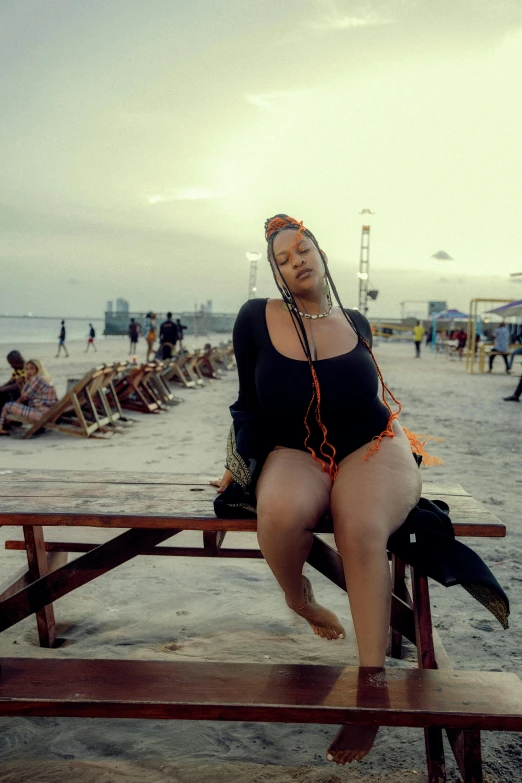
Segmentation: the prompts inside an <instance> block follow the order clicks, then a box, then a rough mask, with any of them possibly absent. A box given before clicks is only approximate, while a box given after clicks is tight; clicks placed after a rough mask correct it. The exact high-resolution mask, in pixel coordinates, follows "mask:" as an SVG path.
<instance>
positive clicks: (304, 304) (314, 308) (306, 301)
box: [294, 291, 328, 315]
mask: <svg viewBox="0 0 522 783" xmlns="http://www.w3.org/2000/svg"><path fill="white" fill-rule="evenodd" d="M294 299H295V301H296V303H297V308H298V310H300V311H301V312H302V313H308V314H309V315H319V313H324V312H325V310H327V309H328V299H327V298H326V295H325V294H324V293H323V292H322V291H320V292H318V293H315V294H314V292H313V291H310V294H309V295H308V296H306V297H305V296H299V297H298V296H294Z"/></svg>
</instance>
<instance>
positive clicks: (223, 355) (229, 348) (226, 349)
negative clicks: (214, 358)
mask: <svg viewBox="0 0 522 783" xmlns="http://www.w3.org/2000/svg"><path fill="white" fill-rule="evenodd" d="M216 351H217V352H218V355H219V361H220V362H222V363H223V366H224V367H225V369H226V370H233V369H234V367H235V366H236V357H235V354H234V344H233V343H232V340H229V342H228V343H223V344H221V345H219V346H218V347H217V348H216Z"/></svg>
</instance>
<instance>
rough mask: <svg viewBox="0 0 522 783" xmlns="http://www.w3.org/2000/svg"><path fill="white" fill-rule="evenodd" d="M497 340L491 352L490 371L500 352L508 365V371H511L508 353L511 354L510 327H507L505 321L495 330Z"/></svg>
mask: <svg viewBox="0 0 522 783" xmlns="http://www.w3.org/2000/svg"><path fill="white" fill-rule="evenodd" d="M494 337H495V342H494V343H493V348H492V349H491V353H490V354H489V370H488V372H491V371H492V370H493V362H494V361H495V358H496V356H498V354H500V355H501V356H502V358H503V359H504V363H505V365H506V372H507V373H509V372H511V370H510V369H509V362H508V354H509V337H510V335H509V329H508V328H507V326H506V324H505V323H504V321H502V323H501V324H500V325H499V326H498V327H497V328H496V329H495V332H494Z"/></svg>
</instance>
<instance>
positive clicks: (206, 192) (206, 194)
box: [147, 186, 223, 204]
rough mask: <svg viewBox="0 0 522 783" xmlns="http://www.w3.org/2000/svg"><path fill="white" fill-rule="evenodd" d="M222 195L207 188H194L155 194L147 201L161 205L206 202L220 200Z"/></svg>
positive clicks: (148, 197)
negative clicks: (169, 202) (174, 202)
mask: <svg viewBox="0 0 522 783" xmlns="http://www.w3.org/2000/svg"><path fill="white" fill-rule="evenodd" d="M222 195H223V194H222V193H218V192H217V191H214V190H210V189H209V188H200V187H198V186H195V187H192V188H178V189H176V190H168V191H167V192H166V193H155V194H154V195H152V196H147V201H148V202H149V204H161V203H164V202H168V201H206V200H208V199H212V198H221V196H222Z"/></svg>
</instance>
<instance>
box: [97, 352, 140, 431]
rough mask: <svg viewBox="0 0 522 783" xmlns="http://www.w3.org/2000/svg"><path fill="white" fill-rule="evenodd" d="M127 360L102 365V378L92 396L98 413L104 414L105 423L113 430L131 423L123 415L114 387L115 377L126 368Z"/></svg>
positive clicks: (120, 428) (118, 429) (120, 429)
mask: <svg viewBox="0 0 522 783" xmlns="http://www.w3.org/2000/svg"><path fill="white" fill-rule="evenodd" d="M127 365H128V362H123V363H122V362H113V363H112V364H105V365H103V371H104V374H103V378H102V383H101V384H100V386H99V388H98V390H97V394H96V395H95V396H94V397H93V401H94V404H95V405H96V408H97V410H98V412H99V414H100V415H102V414H104V415H105V418H106V420H107V425H108V426H110V427H112V429H113V430H114V432H121V431H122V428H123V427H124V426H126V424H130V423H133V422H132V420H131V419H128V418H126V417H125V416H124V415H123V411H122V408H121V405H120V401H119V399H118V395H117V394H116V391H115V389H114V380H115V378H116V377H117V376H118V375H120V374H121V373H122V372H124V371H125V370H126V369H127Z"/></svg>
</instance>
